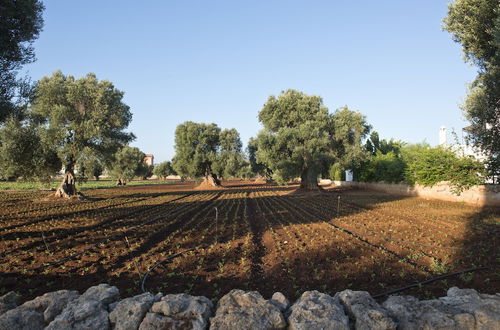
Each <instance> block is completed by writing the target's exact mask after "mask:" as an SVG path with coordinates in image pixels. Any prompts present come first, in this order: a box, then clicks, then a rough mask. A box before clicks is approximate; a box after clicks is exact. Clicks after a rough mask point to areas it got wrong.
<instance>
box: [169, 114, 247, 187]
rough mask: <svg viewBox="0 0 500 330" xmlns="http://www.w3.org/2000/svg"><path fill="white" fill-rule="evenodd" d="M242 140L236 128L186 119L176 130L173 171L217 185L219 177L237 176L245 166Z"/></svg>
mask: <svg viewBox="0 0 500 330" xmlns="http://www.w3.org/2000/svg"><path fill="white" fill-rule="evenodd" d="M241 148H242V143H241V139H240V135H239V133H238V131H236V130H235V129H224V130H221V129H220V128H219V127H218V126H217V125H216V124H213V123H212V124H205V123H195V122H191V121H187V122H185V123H182V124H180V125H178V126H177V128H176V130H175V156H174V158H173V160H172V163H173V167H174V169H175V171H176V172H177V173H178V174H179V175H181V176H183V177H191V178H200V177H202V178H204V180H205V181H206V182H208V183H209V184H211V185H219V184H220V180H219V178H221V177H232V176H236V175H237V174H238V172H239V169H240V167H241V166H243V165H245V163H244V158H243V156H242V154H241Z"/></svg>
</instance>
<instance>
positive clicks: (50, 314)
mask: <svg viewBox="0 0 500 330" xmlns="http://www.w3.org/2000/svg"><path fill="white" fill-rule="evenodd" d="M79 295H80V294H79V293H78V292H77V291H69V290H59V291H55V292H49V293H46V294H44V295H43V296H40V297H36V298H35V299H33V300H30V301H27V302H25V303H24V304H23V305H22V306H24V307H27V308H30V309H33V310H35V311H37V312H39V313H43V317H44V320H45V323H46V324H49V323H50V322H52V320H54V318H55V317H56V316H57V315H59V314H61V312H62V311H63V309H64V308H65V307H66V306H67V305H68V303H69V302H70V301H73V300H75V299H77V298H78V296H79Z"/></svg>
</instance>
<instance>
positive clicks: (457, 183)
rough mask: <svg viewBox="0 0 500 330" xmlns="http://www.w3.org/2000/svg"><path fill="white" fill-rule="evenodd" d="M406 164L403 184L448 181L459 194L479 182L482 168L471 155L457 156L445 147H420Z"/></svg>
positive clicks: (482, 173) (425, 184) (481, 180)
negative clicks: (404, 182) (405, 182)
mask: <svg viewBox="0 0 500 330" xmlns="http://www.w3.org/2000/svg"><path fill="white" fill-rule="evenodd" d="M416 156H417V157H412V159H411V160H410V161H408V167H407V171H406V181H407V182H409V183H419V184H421V185H424V186H433V185H435V184H436V183H438V182H441V181H448V182H450V184H451V187H452V191H453V192H454V193H456V194H460V193H461V192H462V191H464V190H466V189H468V188H470V187H471V186H474V185H477V184H481V183H483V177H484V175H485V167H484V164H483V163H482V162H481V161H478V160H477V159H475V158H473V157H471V156H460V155H457V153H456V152H454V151H452V150H451V149H449V148H443V147H434V148H423V149H421V150H419V151H418V153H417V155H416Z"/></svg>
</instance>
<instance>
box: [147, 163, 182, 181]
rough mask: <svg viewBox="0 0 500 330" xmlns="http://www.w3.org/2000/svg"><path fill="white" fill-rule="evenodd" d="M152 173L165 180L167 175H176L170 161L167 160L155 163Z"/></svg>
mask: <svg viewBox="0 0 500 330" xmlns="http://www.w3.org/2000/svg"><path fill="white" fill-rule="evenodd" d="M153 174H154V175H156V176H157V177H158V178H159V179H161V180H165V179H166V178H167V176H169V175H176V174H177V173H176V172H175V170H174V168H173V167H172V163H171V162H169V161H166V162H161V163H159V164H157V165H156V166H155V167H154V168H153Z"/></svg>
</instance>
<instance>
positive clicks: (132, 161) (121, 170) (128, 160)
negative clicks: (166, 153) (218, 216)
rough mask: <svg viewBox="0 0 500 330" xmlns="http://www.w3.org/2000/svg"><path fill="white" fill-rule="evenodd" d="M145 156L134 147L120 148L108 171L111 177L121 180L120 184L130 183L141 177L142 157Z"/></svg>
mask: <svg viewBox="0 0 500 330" xmlns="http://www.w3.org/2000/svg"><path fill="white" fill-rule="evenodd" d="M145 156H146V155H145V154H144V153H143V152H142V151H140V150H139V148H136V147H130V146H125V147H123V148H121V149H120V150H119V151H118V152H117V153H116V154H115V157H114V161H113V165H112V167H111V170H110V174H111V176H113V177H114V178H116V179H118V180H121V182H122V183H126V182H128V181H131V180H132V179H133V178H135V177H137V176H141V174H142V173H143V169H144V157H145Z"/></svg>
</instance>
